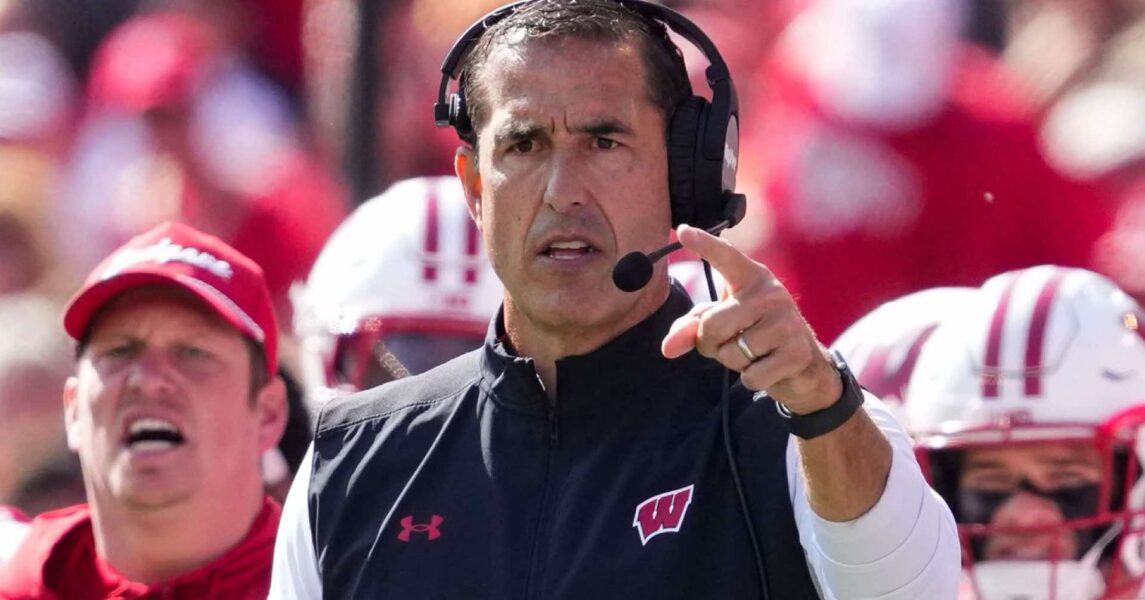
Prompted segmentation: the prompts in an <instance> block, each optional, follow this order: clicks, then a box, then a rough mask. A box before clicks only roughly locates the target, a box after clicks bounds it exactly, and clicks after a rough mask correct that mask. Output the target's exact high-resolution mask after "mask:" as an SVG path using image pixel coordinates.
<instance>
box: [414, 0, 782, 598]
mask: <svg viewBox="0 0 1145 600" xmlns="http://www.w3.org/2000/svg"><path fill="white" fill-rule="evenodd" d="M533 1H535V0H522V1H520V2H514V3H512V4H507V5H505V6H502V7H501V8H498V9H496V10H494V11H492V12H490V13H489V14H487V15H485V16H484V17H482V18H481V19H480V20H478V21H477V22H476V23H474V24H473V25H470V26H469V28H468V29H466V30H465V32H464V33H462V34H461V36H460V37H458V38H457V41H456V42H454V44H453V47H452V48H450V50H449V53H448V54H447V55H446V57H445V61H443V62H442V64H441V85H440V86H439V87H438V90H437V101H436V102H435V103H434V105H433V120H434V124H435V125H436V126H438V127H452V128H453V129H454V130H455V131H456V132H457V135H458V136H459V137H460V138H461V139H462V140H464V141H467V142H472V140H473V139H474V137H473V136H474V134H475V132H474V130H473V123H472V121H470V119H469V110H468V107H467V106H466V103H465V93H464V90H463V89H462V87H461V86H460V78H461V76H462V65H463V63H464V62H465V59H466V58H468V56H469V53H470V52H471V51H472V50H473V47H474V46H475V45H476V43H477V40H478V39H480V38H481V36H482V35H483V34H484V33H485V32H486V31H488V30H489V28H491V27H492V26H493V25H494V24H496V23H498V22H499V21H502V20H503V19H505V18H506V17H508V16H510V15H512V14H513V13H514V12H516V11H517V9H519V8H521V7H522V6H524V5H527V4H530V3H531V2H533ZM615 1H616V2H617V3H618V4H620V5H621V6H624V7H625V8H628V9H629V10H631V11H633V12H635V13H637V14H638V15H640V16H642V17H644V18H646V19H649V20H652V21H657V22H660V23H662V24H664V25H666V26H667V27H668V28H670V29H672V30H673V31H675V32H676V33H678V34H679V35H680V36H682V37H683V38H684V39H686V40H688V41H689V42H690V43H691V44H692V45H694V46H695V47H697V48H699V49H700V51H701V52H702V53H703V54H704V57H705V58H706V59H707V61H708V68H707V69H706V70H705V72H704V75H705V78H706V79H707V82H708V87H709V88H710V89H711V91H712V99H711V101H709V100H707V99H706V98H704V97H703V96H697V95H692V96H689V97H688V98H685V99H684V100H683V101H682V102H681V103H680V104H678V105H677V106H676V108H675V110H674V111H673V113H672V115H671V118H670V120H669V124H668V143H667V146H668V195H669V199H670V201H671V206H672V226H673V227H676V226H678V225H681V224H685V223H686V224H688V225H691V226H693V227H699V228H701V229H713V228H718V229H722V228H723V227H725V226H726V227H730V226H731V225H734V224H735V223H737V222H739V220H740V219H742V218H743V213H744V210H745V207H746V198H745V197H744V195H743V194H737V193H735V182H736V169H737V167H738V166H739V158H738V157H739V154H738V153H739V100H738V97H737V96H736V90H735V84H734V83H732V79H731V74H730V73H729V72H728V67H727V64H726V63H725V62H724V59H723V57H722V56H720V53H719V50H717V49H716V46H715V44H713V43H712V40H711V39H710V38H708V36H707V34H705V33H704V32H703V31H701V30H700V28H699V27H697V26H696V24H695V23H692V22H691V21H689V20H688V19H687V18H685V17H684V16H683V15H681V14H680V13H678V12H676V11H674V10H672V9H670V8H666V7H664V6H660V5H657V4H652V3H650V2H645V1H643V0H615ZM450 80H459V85H458V88H457V91H455V92H453V93H449V94H448V96H447V92H448V88H449V82H450ZM704 268H705V273H706V274H707V279H708V290H709V293H710V294H711V297H712V299H713V300H715V299H716V291H715V285H714V282H713V281H712V276H711V271H710V269H711V267H710V266H709V265H708V264H707V263H706V262H705V263H704ZM730 376H731V372H730V371H728V370H727V369H725V370H724V386H723V397H722V399H721V400H722V402H721V404H722V405H723V406H722V421H723V437H724V449H725V452H726V454H727V458H728V464H729V467H730V468H731V474H732V481H733V483H734V484H735V488H736V493H737V495H738V499H739V505H740V510H741V512H742V516H743V519H744V524H745V525H746V528H747V533H748V538H749V539H750V541H751V546H752V550H753V551H754V553H755V564H756V570H757V573H758V576H759V584H760V591H761V594H762V597H763V598H764V599H765V600H766V599H768V598H769V597H770V594H769V593H768V588H767V570H766V567H765V566H764V560H763V553H762V552H761V551H760V547H759V541H758V538H757V536H756V533H755V527H754V526H753V525H752V522H751V511H750V509H749V507H748V503H747V496H746V494H745V493H744V490H743V483H742V481H741V479H740V475H739V468H738V466H737V464H736V458H735V451H734V449H733V445H732V438H731V432H730V424H729V422H730V417H729V415H728V412H729V402H728V397H727V396H728V389H729V388H730V385H731V381H730Z"/></svg>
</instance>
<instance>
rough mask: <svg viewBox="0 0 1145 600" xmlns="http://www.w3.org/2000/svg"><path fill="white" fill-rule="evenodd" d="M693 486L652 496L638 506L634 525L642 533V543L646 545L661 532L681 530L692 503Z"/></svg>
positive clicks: (633, 521)
mask: <svg viewBox="0 0 1145 600" xmlns="http://www.w3.org/2000/svg"><path fill="white" fill-rule="evenodd" d="M693 487H695V485H689V486H688V487H685V488H680V489H678V490H672V491H671V492H664V493H663V494H659V495H657V496H652V497H651V498H649V499H647V500H645V501H644V502H641V503H640V506H637V507H636V516H635V517H633V519H632V526H633V527H635V528H636V531H637V533H639V534H640V545H642V546H643V545H646V544H647V543H648V540H650V539H652V538H653V537H655V536H657V535H660V534H661V533H668V532H670V531H679V530H680V526H681V525H682V524H683V523H684V514H685V513H687V512H688V505H689V504H691V503H692V488H693Z"/></svg>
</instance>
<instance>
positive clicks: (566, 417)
mask: <svg viewBox="0 0 1145 600" xmlns="http://www.w3.org/2000/svg"><path fill="white" fill-rule="evenodd" d="M690 305H691V302H690V300H689V299H688V298H687V296H686V294H684V293H683V292H682V291H681V290H679V289H675V288H674V289H673V290H672V292H671V294H670V296H669V298H668V300H667V301H666V302H665V304H664V305H663V306H662V307H661V308H660V309H659V310H658V311H657V312H656V313H654V314H653V315H652V316H650V317H649V318H648V319H646V320H645V321H643V322H641V323H640V324H638V325H636V326H635V327H633V328H632V329H630V330H628V331H627V332H625V333H623V334H622V335H620V336H619V337H617V338H616V339H614V340H612V341H611V342H609V343H608V344H606V345H605V346H603V347H601V348H600V349H598V350H596V351H594V352H592V353H590V354H587V355H583V356H573V357H568V358H564V359H561V360H559V361H557V381H558V382H559V384H558V389H557V398H556V402H554V403H550V402H549V401H548V399H547V397H546V395H545V393H544V391H543V389H542V388H541V385H540V383H539V381H538V379H537V375H536V372H535V370H534V368H533V365H532V361H531V360H529V359H526V358H520V357H516V356H512V355H510V354H509V353H508V352H507V351H506V349H505V348H504V346H503V345H502V343H501V342H500V341H499V332H500V327H501V326H500V323H501V316H500V315H498V317H497V318H496V319H495V320H494V322H493V324H491V326H490V332H489V336H488V338H487V340H486V343H485V346H484V347H483V348H481V349H478V350H476V351H474V352H471V353H469V354H466V355H464V356H461V357H459V358H457V359H455V360H453V361H450V362H449V363H446V364H445V365H442V366H441V367H438V368H437V369H434V370H431V371H429V372H427V373H424V374H422V375H419V376H414V377H410V378H406V379H402V380H399V381H395V382H392V383H388V384H386V385H383V386H381V387H379V388H375V389H372V390H368V391H365V392H361V393H359V394H355V395H353V396H350V397H347V398H345V399H343V400H340V401H337V402H335V403H334V404H332V405H330V406H329V407H328V408H327V409H326V410H324V411H323V413H322V415H321V416H320V418H319V422H318V426H317V432H316V436H315V440H314V464H313V475H312V478H311V480H310V494H309V509H310V520H311V527H312V530H313V531H312V533H313V537H314V545H315V551H316V554H317V559H318V565H319V570H320V572H321V575H322V585H323V590H324V597H326V598H338V599H343V598H397V599H407V598H408V599H431V598H450V599H452V598H457V599H471V598H495V599H523V600H524V599H550V598H551V599H588V600H602V599H605V598H656V599H659V598H681V599H684V598H687V599H695V598H719V599H734V598H745V599H746V598H759V597H760V595H761V594H760V589H759V582H758V576H757V574H756V568H755V556H754V553H753V552H752V548H751V544H750V541H749V538H748V533H747V530H746V528H745V525H744V522H743V517H742V514H741V510H740V505H739V501H738V499H737V497H736V493H735V488H734V485H733V482H732V476H731V471H730V469H729V466H728V461H727V457H726V455H725V452H724V446H723V444H724V442H723V434H722V422H721V416H720V401H721V387H722V384H723V377H722V369H721V367H720V366H719V365H718V364H717V363H715V362H713V361H711V360H708V359H706V358H704V357H702V356H700V355H698V354H697V353H695V352H692V353H690V354H688V355H686V356H683V357H681V358H678V359H675V360H668V359H665V358H664V357H663V356H662V355H661V354H660V341H661V340H662V339H663V337H664V335H665V334H666V333H667V331H668V328H669V326H670V325H671V323H672V322H673V320H675V318H677V317H679V316H680V315H682V314H684V313H685V312H686V311H687V310H688V308H689V307H690ZM728 398H729V401H730V410H731V418H732V431H733V434H732V436H733V442H734V445H735V448H736V452H737V458H738V461H739V468H740V474H741V476H742V478H743V482H744V486H745V488H746V491H747V496H748V503H749V505H750V508H751V511H752V518H753V522H754V527H755V531H756V534H757V535H758V537H759V541H760V545H761V546H762V552H763V558H764V563H765V567H766V570H767V575H768V587H769V591H770V596H771V598H772V599H774V600H788V599H797V600H798V599H803V598H816V597H817V596H816V593H815V588H814V586H813V584H812V582H811V577H810V575H809V573H808V569H807V563H806V560H805V558H804V553H803V548H802V547H801V546H800V544H799V535H798V531H797V529H796V526H795V520H794V517H793V514H792V509H791V502H790V499H789V495H788V494H789V492H788V486H787V472H786V464H785V450H786V446H787V441H788V435H787V432H786V430H785V429H784V428H783V426H782V424H781V423H780V422H779V420H778V418H779V417H778V416H777V414H776V411H775V408H774V405H772V404H771V403H770V402H759V403H753V402H752V400H751V393H750V391H748V390H746V389H744V388H743V387H742V386H739V385H738V384H737V385H735V386H733V388H732V389H731V391H730V392H729V394H728Z"/></svg>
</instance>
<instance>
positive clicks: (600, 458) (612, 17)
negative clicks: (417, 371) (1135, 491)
mask: <svg viewBox="0 0 1145 600" xmlns="http://www.w3.org/2000/svg"><path fill="white" fill-rule="evenodd" d="M675 19H681V18H680V17H679V16H678V15H675V14H674V13H667V12H666V11H665V10H664V9H662V8H659V7H654V6H650V5H645V4H644V3H641V2H632V1H621V2H617V1H614V0H575V1H574V0H537V1H534V2H528V3H525V4H522V5H518V6H516V7H513V8H511V9H508V10H503V11H500V12H498V13H496V14H494V15H492V16H490V17H489V18H487V19H485V20H484V21H483V22H482V24H481V25H479V26H477V27H476V28H475V29H474V30H472V31H473V32H474V33H475V36H468V37H467V36H463V39H462V41H461V42H459V43H460V44H466V45H467V47H462V48H463V50H464V53H463V55H459V56H461V63H460V64H459V65H458V66H459V68H460V73H461V89H462V95H463V96H464V99H459V98H456V97H455V98H454V99H453V100H452V101H451V102H448V103H447V102H445V101H444V99H442V102H439V108H438V115H437V116H438V117H439V120H448V122H449V123H450V124H452V125H454V126H455V127H456V128H457V129H458V131H459V133H461V135H462V139H463V140H465V141H466V144H465V145H464V146H462V147H461V148H460V149H459V150H458V153H457V157H456V170H457V173H458V176H459V178H460V179H461V181H462V183H463V185H464V187H465V190H466V196H467V198H466V199H467V202H468V204H469V208H470V212H471V213H472V215H473V218H474V219H475V220H476V222H477V223H478V226H479V228H480V230H481V232H482V234H483V237H484V242H485V246H486V249H487V252H488V255H489V257H490V260H491V262H492V264H493V267H494V270H495V271H496V272H497V274H498V276H499V277H500V278H501V280H502V282H503V283H504V285H505V289H506V292H505V299H504V303H503V305H502V308H501V311H500V312H499V314H498V315H497V317H496V318H495V319H494V320H493V322H492V323H491V325H490V328H489V333H488V336H487V338H486V342H485V345H484V346H483V347H482V348H481V349H479V350H477V351H474V352H471V353H468V354H465V355H463V356H461V357H459V358H457V359H455V360H452V361H450V362H448V363H446V364H444V365H442V366H441V367H439V368H436V369H434V370H431V371H428V372H427V373H424V374H422V375H419V376H415V377H410V378H406V379H402V380H398V381H395V382H391V383H388V384H386V385H384V386H382V387H379V388H375V389H372V390H368V391H365V392H362V393H359V394H356V395H353V396H350V397H348V398H346V399H343V400H341V401H338V402H335V403H333V404H332V405H330V406H329V407H328V408H326V409H325V410H324V411H323V413H322V415H321V416H320V417H319V423H318V426H317V433H316V437H315V441H314V446H313V449H312V457H311V459H310V460H309V461H308V464H307V465H306V466H304V467H303V469H302V470H300V472H299V475H298V477H297V479H296V480H295V484H294V487H293V488H292V490H291V495H290V498H289V499H288V501H287V507H286V512H285V513H284V515H283V521H282V526H281V528H280V531H279V536H280V537H279V541H278V545H277V547H276V557H275V569H274V571H275V572H274V576H273V579H274V581H273V583H272V589H271V597H272V598H318V597H327V598H380V597H388V598H759V597H767V598H772V599H777V600H778V599H783V600H787V599H802V598H814V597H823V598H859V597H876V596H877V597H880V598H910V599H912V600H913V599H917V598H928V599H930V598H954V596H955V593H956V587H957V581H958V571H959V554H958V541H957V538H956V536H955V533H954V524H953V520H952V518H951V517H950V513H949V510H948V509H947V508H946V506H945V504H943V503H942V501H941V499H940V498H938V497H937V496H936V495H935V494H933V492H931V491H930V490H929V488H927V486H926V483H925V480H924V479H923V477H922V475H921V473H920V471H919V468H918V466H917V463H916V462H915V461H914V458H913V455H912V452H911V448H910V444H909V442H908V440H907V439H906V437H905V436H904V435H903V433H902V431H901V429H900V428H899V427H898V425H897V424H896V423H895V422H894V420H893V418H891V417H890V415H889V413H888V412H887V410H886V409H885V407H884V406H882V404H881V403H880V402H879V401H878V400H877V399H875V398H874V397H871V396H866V398H865V399H866V403H865V406H863V410H858V408H859V407H860V405H863V401H864V393H863V392H862V390H861V389H860V388H859V387H858V385H857V384H856V383H855V381H854V378H853V377H852V376H851V375H850V372H849V371H848V370H847V369H846V366H845V364H844V363H842V362H841V360H839V359H837V358H836V357H833V356H832V355H830V354H828V352H827V351H826V350H825V349H824V348H823V347H822V345H821V344H820V343H819V342H818V341H817V340H816V338H815V335H814V333H813V332H812V331H811V330H810V328H809V327H808V326H807V324H806V323H805V321H804V320H803V319H802V317H801V316H800V314H799V311H798V310H797V308H796V306H795V303H794V301H793V300H792V298H791V296H790V295H789V294H788V293H787V291H786V290H785V289H784V287H783V286H782V285H781V284H780V283H779V282H778V281H777V280H776V279H775V278H774V277H773V276H772V274H771V272H770V271H769V270H768V269H767V268H766V267H765V266H763V265H761V264H758V263H756V262H753V261H752V260H750V259H748V258H747V257H746V256H745V255H743V254H742V253H740V252H739V251H738V250H736V249H735V248H733V247H732V246H731V245H729V244H727V243H726V242H724V241H722V240H720V239H718V238H716V237H713V236H711V235H708V234H707V233H705V232H703V231H701V230H700V229H697V228H695V227H688V226H681V227H680V228H678V229H677V235H678V237H679V240H680V242H681V243H682V244H683V245H684V247H686V248H688V249H689V250H691V251H692V252H694V253H696V254H698V255H699V256H701V257H703V258H705V259H707V260H708V261H710V262H711V264H712V266H713V267H715V268H716V269H717V270H718V271H719V272H720V273H721V274H722V275H723V276H724V278H725V279H726V281H727V293H726V294H725V297H724V298H723V299H722V300H721V301H719V302H714V303H710V304H705V305H700V306H697V307H692V303H691V301H690V299H689V298H688V296H687V295H686V294H685V293H684V292H683V290H682V289H680V288H677V287H673V286H671V285H670V284H669V279H668V276H667V273H666V266H665V265H664V264H663V263H659V264H657V265H656V266H654V267H652V268H651V278H650V280H649V282H648V283H647V285H645V286H644V287H642V288H641V289H639V290H637V291H634V292H624V291H621V290H619V289H617V285H619V284H615V285H614V282H613V267H614V266H615V265H616V264H617V261H618V259H620V257H622V256H624V255H625V254H627V253H629V252H632V251H640V252H649V251H651V250H653V249H655V248H657V247H659V246H662V245H663V244H665V243H666V242H667V241H668V240H669V234H670V233H671V224H672V223H674V222H684V223H699V224H701V225H703V226H705V227H706V226H708V225H709V222H707V221H705V220H704V219H703V218H696V215H702V213H704V212H705V211H710V208H709V207H708V205H714V204H715V203H718V202H721V201H724V200H727V199H728V198H729V197H730V192H731V191H730V189H728V188H730V187H732V186H734V169H735V163H736V156H735V145H736V140H735V139H734V137H735V133H734V131H733V129H734V122H730V120H729V114H732V115H734V112H732V111H731V110H730V109H729V106H730V107H731V109H734V89H729V88H730V79H729V78H727V77H726V76H725V77H722V78H721V77H719V70H720V69H723V71H724V72H725V73H726V67H724V66H723V61H722V59H720V58H719V57H718V54H716V53H715V51H714V48H711V47H710V42H707V46H708V47H703V42H706V38H702V36H703V34H702V33H699V32H698V30H693V31H690V32H689V33H690V35H685V37H687V38H688V39H689V40H690V41H692V42H694V43H697V41H699V43H698V45H701V47H703V49H704V50H705V54H707V55H708V58H709V61H710V62H711V63H712V64H713V68H712V69H709V73H708V74H709V81H710V82H711V81H712V80H713V79H714V80H716V81H717V82H719V81H722V82H723V83H722V84H719V83H717V84H712V87H713V98H712V103H711V105H710V106H708V105H707V104H706V101H703V100H701V99H699V98H698V97H694V96H692V95H691V91H690V86H689V85H688V80H687V75H686V72H685V70H684V65H683V60H682V59H681V57H680V53H679V50H678V49H677V48H676V47H675V45H674V44H672V42H671V41H670V39H669V38H668V35H667V32H666V29H665V26H664V23H665V22H668V23H669V24H670V25H671V26H672V27H673V28H674V29H675V28H677V27H678V26H679V22H678V21H675ZM685 23H686V22H685ZM686 25H691V24H690V23H686ZM693 27H694V26H693ZM685 30H687V29H686V27H685ZM700 38H702V39H700ZM473 39H475V40H476V41H475V43H472V44H468V42H467V40H469V41H472V40H473ZM459 47H461V46H459ZM454 58H457V57H454V56H451V59H447V68H446V69H445V70H450V71H452V68H451V67H448V65H449V62H450V60H452V59H454ZM713 73H715V75H716V76H715V77H713ZM450 74H452V73H450ZM719 85H723V86H725V87H719ZM729 93H730V103H729ZM450 104H452V105H453V106H454V108H453V110H449V105H450ZM448 113H452V114H448ZM729 123H731V124H730V125H729ZM713 126H716V127H720V130H718V131H717V134H718V139H716V142H717V146H716V152H717V154H716V155H715V156H714V159H715V160H714V161H711V160H710V159H711V158H712V156H711V152H705V150H707V147H706V145H705V144H703V143H701V142H697V141H696V140H704V139H706V135H705V132H706V131H708V130H709V129H710V128H711V127H713ZM701 154H704V156H700V155H701ZM705 161H708V162H714V165H713V164H707V162H705ZM670 163H671V166H670ZM713 168H714V169H715V171H714V172H715V179H714V188H715V189H714V190H713V189H706V188H711V187H712V185H708V184H711V183H712V182H710V181H707V180H708V179H710V176H711V170H712V169H713ZM721 169H723V171H721ZM729 170H730V182H731V185H729V177H728V171H729ZM693 188H694V189H693ZM722 192H723V193H722ZM670 199H671V201H670ZM717 212H719V211H717ZM689 213H690V214H689ZM716 220H717V221H718V218H717V219H716ZM630 287H631V286H630ZM635 287H639V286H635ZM840 293H845V290H840ZM728 371H731V372H733V373H738V382H735V383H734V385H732V386H730V388H729V386H728V385H727V379H726V378H725V374H726V373H727V372H728ZM757 390H760V391H762V390H766V395H763V394H759V395H755V394H754V392H755V391H757ZM753 396H754V397H753ZM757 400H758V401H757ZM777 402H778V403H779V404H778V408H780V409H781V410H779V411H777V410H776V409H777V404H776V403H777ZM792 434H794V437H793V435H792Z"/></svg>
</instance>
